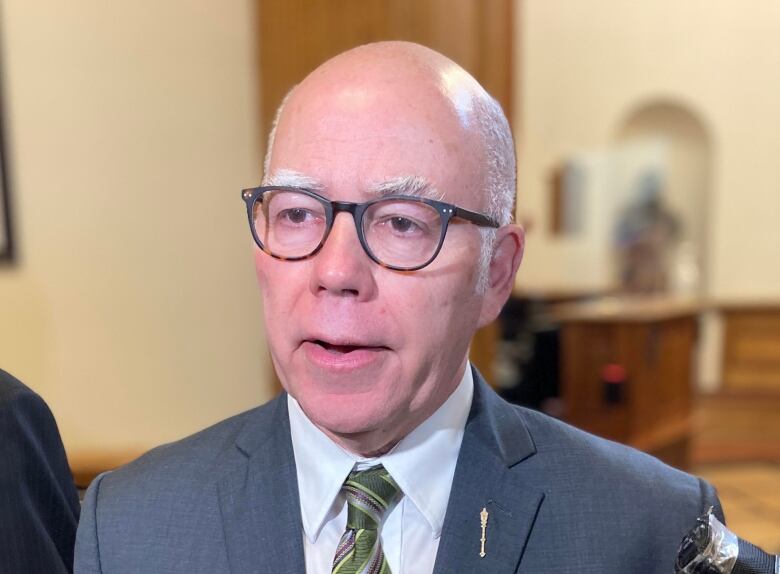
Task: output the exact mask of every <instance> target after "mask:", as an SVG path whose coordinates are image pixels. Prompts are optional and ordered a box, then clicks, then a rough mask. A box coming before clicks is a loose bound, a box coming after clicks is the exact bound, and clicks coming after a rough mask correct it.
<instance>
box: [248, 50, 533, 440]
mask: <svg viewBox="0 0 780 574" xmlns="http://www.w3.org/2000/svg"><path fill="white" fill-rule="evenodd" d="M265 183H266V184H272V185H287V186H293V187H303V188H306V189H308V190H313V191H316V192H317V193H319V194H320V195H322V196H323V197H325V198H327V199H329V200H332V201H343V202H357V203H360V202H365V201H369V200H371V199H375V198H377V197H380V196H383V195H387V194H393V195H398V194H400V195H418V196H424V197H426V198H432V199H439V200H442V201H444V202H447V203H450V204H454V205H456V206H458V207H461V208H465V209H467V210H470V211H472V212H481V213H485V214H487V215H489V216H491V217H492V218H493V219H495V220H496V221H498V223H499V224H501V227H499V228H498V229H497V230H496V229H489V230H487V231H485V230H484V229H486V228H481V227H478V226H477V225H473V224H471V223H469V222H467V221H464V220H461V219H460V218H454V219H452V220H451V221H450V224H449V227H448V230H447V233H446V237H445V239H444V242H443V244H442V246H441V251H440V252H439V253H438V256H437V257H436V258H435V259H434V260H433V261H432V262H431V263H430V264H428V265H427V266H426V267H424V268H422V269H419V270H415V271H397V270H393V269H389V268H387V267H384V266H381V265H379V264H377V263H376V262H375V261H373V260H372V259H371V258H370V257H369V256H368V254H367V253H366V252H365V251H364V249H363V247H362V246H361V243H360V241H359V239H358V234H357V231H356V227H355V224H354V222H353V218H352V216H351V215H350V214H349V213H339V214H337V215H336V216H335V219H334V220H333V227H332V229H331V232H330V235H329V236H328V237H327V240H326V241H325V243H324V245H323V246H322V248H321V249H320V250H319V251H318V252H317V253H316V254H315V255H313V256H312V257H310V258H307V259H303V260H297V261H288V260H280V259H275V258H272V257H271V256H270V255H268V254H267V253H265V252H263V251H261V250H260V249H258V250H257V251H256V254H255V263H256V268H257V275H258V280H259V282H260V286H261V290H262V293H263V302H264V308H265V322H266V329H267V336H268V340H269V345H270V348H271V355H272V358H273V361H274V365H275V367H276V370H277V373H278V375H279V378H280V379H281V381H282V384H283V385H284V387H285V389H286V390H287V391H288V392H289V393H290V394H291V395H292V396H293V397H295V398H296V399H297V400H298V402H299V403H300V404H301V406H302V408H303V410H304V411H305V412H306V414H307V415H308V417H309V418H310V419H311V420H312V421H313V422H314V423H315V424H316V425H317V426H318V427H319V428H320V429H322V430H323V431H324V432H325V433H326V434H328V435H329V436H331V438H333V439H334V440H336V441H337V442H339V443H340V444H342V445H343V446H345V447H346V448H348V449H350V450H353V451H355V452H359V453H361V454H376V453H378V452H382V451H384V450H386V449H387V448H389V447H391V446H392V445H393V444H395V443H396V442H398V440H400V439H401V438H402V437H403V436H405V435H406V434H408V432H410V431H411V430H412V429H413V428H414V427H416V426H417V425H419V424H420V423H421V422H422V421H423V420H425V419H426V418H427V417H428V416H430V415H431V414H432V413H433V412H434V411H435V410H436V409H437V408H438V407H439V406H440V405H441V404H442V403H443V402H444V401H445V400H446V399H447V397H448V396H449V395H450V394H451V393H452V391H453V390H454V389H455V387H456V386H457V383H458V382H459V380H460V378H461V376H462V374H463V370H464V368H465V364H466V359H467V352H468V345H469V342H470V340H471V337H472V335H473V334H474V331H475V330H476V329H477V328H478V327H480V326H482V325H485V324H487V323H489V322H490V321H492V320H493V319H495V317H496V316H497V314H498V312H499V311H500V309H501V306H502V305H503V303H504V302H505V301H506V298H507V297H508V295H509V292H510V291H511V287H512V284H513V281H514V274H515V272H516V270H517V267H518V265H519V263H520V258H521V255H522V245H523V238H522V232H521V230H520V229H519V228H517V227H516V226H513V225H509V221H510V220H511V209H512V203H513V198H514V187H515V174H514V150H513V147H512V141H511V135H510V134H509V128H508V125H507V123H506V119H505V118H504V116H503V113H502V112H501V110H500V107H498V105H497V104H496V103H495V102H494V100H493V99H492V98H490V96H489V95H488V94H487V93H486V92H485V91H484V90H483V89H482V87H481V86H479V84H478V83H477V82H476V81H475V80H474V79H473V78H472V77H471V76H470V75H468V74H467V73H466V72H465V71H464V70H463V69H462V68H460V67H459V66H457V65H456V64H454V63H453V62H451V61H450V60H448V59H447V58H445V57H443V56H442V55H440V54H438V53H436V52H433V51H431V50H429V49H427V48H424V47H422V46H418V45H415V44H409V43H403V42H387V43H379V44H371V45H367V46H362V47H360V48H356V49H354V50H350V51H349V52H346V53H344V54H341V55H339V56H337V57H335V58H333V59H332V60H329V61H328V62H326V63H325V64H323V65H322V66H320V67H319V68H318V69H316V70H315V71H314V72H312V73H311V74H310V75H309V76H308V77H307V78H306V79H305V80H304V81H303V82H302V83H301V84H300V85H298V86H297V87H296V88H295V89H294V90H293V91H292V92H291V93H290V95H289V96H288V97H287V98H286V99H285V102H284V103H283V106H282V108H281V109H280V113H279V115H278V117H277V122H276V124H275V126H274V129H273V132H272V135H271V138H270V142H269V150H268V156H267V158H266V170H265Z"/></svg>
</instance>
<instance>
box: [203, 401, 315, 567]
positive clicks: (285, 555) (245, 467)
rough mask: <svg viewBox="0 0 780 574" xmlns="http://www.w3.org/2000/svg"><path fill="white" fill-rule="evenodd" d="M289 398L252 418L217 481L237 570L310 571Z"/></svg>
mask: <svg viewBox="0 0 780 574" xmlns="http://www.w3.org/2000/svg"><path fill="white" fill-rule="evenodd" d="M286 398H287V395H286V394H284V393H283V394H282V395H280V396H279V397H277V398H276V399H274V400H273V401H271V402H270V403H268V404H266V405H264V406H262V407H260V409H258V412H257V413H253V415H251V416H249V417H248V419H247V422H246V423H245V425H244V428H243V429H242V430H241V432H240V434H239V436H238V437H237V439H236V444H235V446H236V448H234V449H232V452H231V453H230V455H229V457H228V460H227V462H226V465H225V466H226V472H225V473H224V475H223V478H222V479H221V480H220V481H219V482H218V484H217V489H218V492H219V503H220V510H221V515H222V524H223V529H224V532H225V544H226V546H227V554H228V562H229V564H230V571H231V573H232V574H250V573H252V574H258V573H268V574H270V573H272V572H273V573H276V572H289V573H290V574H296V573H301V574H303V572H304V571H305V563H304V555H303V534H302V532H303V526H302V524H301V509H300V503H299V499H298V481H297V478H296V475H295V457H294V454H293V449H292V442H291V440H290V421H289V418H288V415H287V403H286ZM266 409H267V411H266ZM260 411H265V414H266V416H262V415H261V412H260ZM268 411H270V412H268Z"/></svg>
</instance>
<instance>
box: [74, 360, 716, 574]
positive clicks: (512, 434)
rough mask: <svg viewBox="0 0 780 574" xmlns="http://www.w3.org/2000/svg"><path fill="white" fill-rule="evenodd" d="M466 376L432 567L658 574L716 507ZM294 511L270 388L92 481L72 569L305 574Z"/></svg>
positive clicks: (670, 476)
mask: <svg viewBox="0 0 780 574" xmlns="http://www.w3.org/2000/svg"><path fill="white" fill-rule="evenodd" d="M475 381H476V383H475V393H474V402H473V406H472V409H471V413H470V415H469V418H468V422H467V424H466V430H465V435H464V437H463V444H462V446H461V451H460V455H459V458H458V463H457V468H456V471H455V478H454V482H453V486H452V493H451V495H450V501H449V505H448V508H447V513H446V517H445V521H444V528H443V531H442V537H441V541H440V543H439V550H438V554H437V557H436V566H435V574H445V573H447V574H449V573H458V574H475V573H483V572H484V573H490V574H509V573H515V572H524V573H551V574H552V573H555V574H558V573H560V574H563V573H571V574H574V573H577V574H590V573H592V574H610V573H614V574H618V573H620V574H626V573H629V572H632V573H633V572H635V573H637V574H669V573H670V572H672V571H673V564H674V557H675V553H676V550H677V547H678V545H679V543H680V540H681V538H682V536H683V534H684V533H685V531H687V530H688V529H689V528H690V527H692V526H693V524H694V522H695V519H696V517H697V516H698V515H700V514H702V513H703V512H704V511H705V510H706V509H707V508H708V507H709V506H710V505H713V506H715V507H716V509H717V510H718V512H720V505H719V503H718V500H717V497H716V495H715V492H714V490H713V489H712V487H711V486H709V485H708V484H706V483H704V482H703V481H701V480H699V479H697V478H695V477H692V476H690V475H687V474H684V473H682V472H679V471H677V470H674V469H672V468H670V467H668V466H665V465H664V464H662V463H660V462H658V461H657V460H655V459H653V458H651V457H649V456H646V455H644V454H642V453H639V452H637V451H634V450H632V449H629V448H627V447H624V446H621V445H618V444H615V443H612V442H608V441H605V440H602V439H599V438H596V437H594V436H591V435H588V434H586V433H584V432H581V431H579V430H577V429H574V428H572V427H570V426H567V425H565V424H563V423H561V422H558V421H556V420H553V419H551V418H549V417H546V416H544V415H542V414H539V413H536V412H533V411H529V410H526V409H523V408H520V407H516V406H512V405H509V404H508V403H506V402H504V401H503V400H501V399H500V398H499V397H498V396H497V395H496V394H495V393H494V392H493V391H492V390H491V389H490V388H489V387H488V386H487V385H486V384H485V383H484V381H482V379H481V377H479V375H478V374H477V373H476V372H475ZM483 507H486V508H487V510H488V512H489V518H488V526H487V536H486V538H487V544H486V551H487V555H486V556H485V557H484V558H480V557H479V550H480V520H479V514H480V511H481V510H482V508H483ZM300 514H301V513H300V507H299V500H298V489H297V482H296V473H295V461H294V457H293V450H292V444H291V441H290V426H289V420H288V417H287V404H286V399H285V396H284V395H282V396H280V397H278V398H277V399H275V400H273V401H271V402H270V403H268V404H266V405H263V406H261V407H259V408H257V409H254V410H252V411H249V412H246V413H244V414H241V415H238V416H236V417H234V418H231V419H228V420H226V421H224V422H221V423H219V424H217V425H216V426H214V427H211V428H209V429H206V430H204V431H202V432H200V433H198V434H196V435H193V436H191V437H189V438H187V439H184V440H182V441H180V442H177V443H174V444H170V445H167V446H162V447H160V448H157V449H155V450H153V451H151V452H150V453H148V454H146V455H144V456H143V457H141V458H140V459H139V460H137V461H135V462H133V463H132V464H130V465H128V466H126V467H124V468H123V469H121V470H118V471H115V472H112V473H109V474H104V475H102V476H100V477H98V478H97V479H96V480H95V481H94V483H93V484H92V486H91V487H90V489H89V492H88V493H87V497H86V500H85V503H84V509H83V512H82V518H81V525H80V526H79V531H78V536H77V544H76V572H77V573H82V574H86V573H98V572H102V573H104V574H120V573H121V574H125V573H127V574H129V573H139V574H141V573H143V574H151V573H166V574H167V573H181V574H185V573H186V574H198V573H203V574H215V573H222V572H225V573H232V574H249V573H271V572H273V573H280V572H284V573H285V574H293V573H303V572H304V556H303V534H302V532H303V529H302V525H301V516H300ZM397 574H404V573H400V572H399V573H397Z"/></svg>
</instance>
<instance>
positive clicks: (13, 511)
mask: <svg viewBox="0 0 780 574" xmlns="http://www.w3.org/2000/svg"><path fill="white" fill-rule="evenodd" d="M78 516H79V501H78V494H77V492H76V488H75V486H74V484H73V477H72V475H71V473H70V469H69V467H68V461H67V459H66V457H65V450H64V448H63V446H62V440H61V439H60V434H59V431H58V430H57V424H56V422H55V421H54V417H53V416H52V414H51V411H50V410H49V408H48V407H47V406H46V403H44V402H43V399H41V398H40V397H39V396H38V395H36V394H35V393H34V392H32V391H31V390H30V389H28V388H27V387H25V386H24V385H22V384H21V383H20V382H19V381H17V380H16V379H14V378H13V377H11V376H10V375H9V374H8V373H5V372H4V371H2V370H0V572H2V573H3V574H17V573H19V574H22V573H24V574H38V573H40V574H59V573H67V572H71V571H72V569H73V546H74V541H75V535H76V525H77V522H78Z"/></svg>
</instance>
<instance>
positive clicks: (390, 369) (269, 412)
mask: <svg viewBox="0 0 780 574" xmlns="http://www.w3.org/2000/svg"><path fill="white" fill-rule="evenodd" d="M514 189H515V159H514V150H513V145H512V139H511V135H510V132H509V126H508V124H507V121H506V118H505V117H504V114H503V113H502V111H501V109H500V107H499V106H498V105H497V104H496V102H495V101H494V100H493V99H492V98H491V97H490V96H489V95H488V94H487V93H486V92H485V91H484V90H483V89H482V87H480V85H479V84H478V83H477V82H476V81H475V80H474V79H473V78H472V77H471V76H469V75H468V74H467V73H466V72H465V71H464V70H463V69H462V68H460V67H459V66H457V65H456V64H454V63H453V62H451V61H450V60H448V59H447V58H445V57H443V56H441V55H440V54H438V53H435V52H433V51H431V50H428V49H427V48H424V47H422V46H418V45H414V44H408V43H379V44H371V45H368V46H363V47H360V48H356V49H354V50H351V51H349V52H346V53H344V54H342V55H340V56H337V57H336V58H334V59H332V60H330V61H328V62H326V63H325V64H324V65H322V66H321V67H320V68H318V69H317V70H315V71H314V72H312V73H311V74H310V75H309V76H308V77H307V78H306V79H305V80H304V81H303V82H302V83H301V84H300V85H298V86H297V87H296V88H295V89H294V90H293V91H292V92H291V94H290V95H289V96H288V97H287V99H286V100H285V102H284V103H283V105H282V108H281V110H280V112H279V115H278V117H277V121H276V123H275V127H274V129H273V131H272V134H271V138H270V142H269V150H268V157H267V160H266V166H265V180H264V182H263V185H262V186H261V187H256V188H252V189H246V190H244V191H243V192H242V199H243V200H244V203H245V204H246V209H247V215H248V220H249V227H250V231H251V234H252V237H253V239H254V242H255V244H256V250H255V265H256V269H257V277H258V281H259V284H260V291H261V294H262V299H263V304H264V309H265V314H264V317H265V327H266V333H267V336H268V342H269V347H270V350H271V355H272V358H273V362H274V366H275V368H276V372H277V373H278V375H279V379H280V380H281V382H282V385H283V386H284V389H285V391H286V392H285V393H283V394H282V395H281V396H280V397H278V398H276V399H275V400H273V401H271V402H270V403H268V404H266V405H264V406H262V407H259V408H258V409H255V410H253V411H249V412H247V413H244V414H242V415H239V416H237V417H235V418H232V419H229V420H227V421H224V422H222V423H220V424H218V425H216V426H214V427H212V428H210V429H207V430H205V431H203V432H201V433H199V434H197V435H194V436H192V437H190V438H187V439H185V440H183V441H181V442H178V443H175V444H171V445H168V446H164V447H161V448H159V449H156V450H154V451H152V452H151V453H149V454H147V455H145V456H144V457H142V458H141V459H140V460H138V461H136V462H135V463H133V464H131V465H129V466H127V467H125V468H124V469H122V470H119V471H116V472H114V473H111V474H107V475H104V476H102V477H100V478H98V479H97V480H96V481H95V483H94V484H93V485H92V486H91V488H90V490H89V493H88V495H87V499H86V503H85V509H84V512H83V518H82V524H81V527H80V529H79V533H78V545H77V557H76V561H77V567H76V570H77V572H82V573H86V572H90V573H92V572H102V573H104V574H115V573H116V574H118V573H130V572H144V573H147V572H166V573H173V572H177V573H179V572H180V573H187V574H193V573H204V574H205V573H209V574H213V573H216V572H232V573H234V574H238V573H246V574H248V573H250V572H252V573H257V572H269V573H270V572H274V573H278V572H284V573H299V572H304V571H305V572H308V573H331V572H338V573H340V574H348V573H353V572H367V573H380V572H381V573H385V574H387V573H389V572H394V573H396V574H401V573H430V572H435V573H437V574H443V573H451V572H457V573H463V574H472V573H474V572H490V573H492V574H496V573H510V572H561V573H562V572H572V573H573V572H577V573H579V574H583V573H598V574H604V573H618V572H620V573H621V574H625V573H626V572H636V573H641V574H654V573H658V574H661V573H664V574H665V573H667V572H670V571H671V568H672V565H673V559H674V554H675V551H676V547H677V545H678V543H679V541H680V539H681V537H682V535H683V534H684V532H685V531H686V530H687V528H688V527H689V526H691V525H692V524H693V523H694V521H695V519H696V517H697V516H698V515H699V514H701V513H702V512H703V511H704V510H705V509H706V508H707V507H709V506H710V505H715V506H716V507H717V506H718V503H717V498H716V496H715V494H714V492H713V490H712V488H711V487H709V486H708V485H707V484H705V483H703V482H701V481H699V480H698V479H696V478H693V477H690V476H688V475H685V474H683V473H680V472H678V471H675V470H673V469H671V468H669V467H666V466H664V465H662V464H661V463H659V462H658V461H656V460H654V459H651V458H650V457H647V456H645V455H642V454H640V453H638V452H635V451H633V450H630V449H628V448H625V447H622V446H619V445H616V444H613V443H610V442H606V441H603V440H600V439H597V438H595V437H592V436H590V435H587V434H585V433H582V432H580V431H578V430H575V429H573V428H571V427H568V426H566V425H564V424H561V423H559V422H557V421H554V420H551V419H549V418H547V417H545V416H543V415H540V414H538V413H534V412H529V411H527V410H524V409H521V408H517V407H513V406H510V405H509V404H506V403H504V402H502V401H501V400H500V399H499V398H498V397H497V396H496V395H495V394H494V393H493V391H491V390H490V388H489V387H488V386H487V385H486V384H485V383H484V381H483V380H482V377H481V376H480V375H479V373H478V372H476V371H475V370H474V369H473V368H472V367H471V366H470V365H469V363H468V358H467V356H468V347H469V342H470V341H471V338H472V336H473V334H474V332H475V331H476V329H478V328H479V327H481V326H483V325H486V324H487V323H489V322H491V321H493V320H494V319H495V318H496V316H497V315H498V313H499V311H500V309H501V307H502V305H503V304H504V303H505V301H506V299H507V297H508V296H509V293H510V291H511V289H512V285H513V282H514V277H515V272H516V271H517V268H518V266H519V264H520V259H521V255H522V251H523V233H522V230H521V229H520V228H519V227H517V226H515V225H512V224H511V218H512V217H511V216H512V205H513V199H514Z"/></svg>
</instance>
